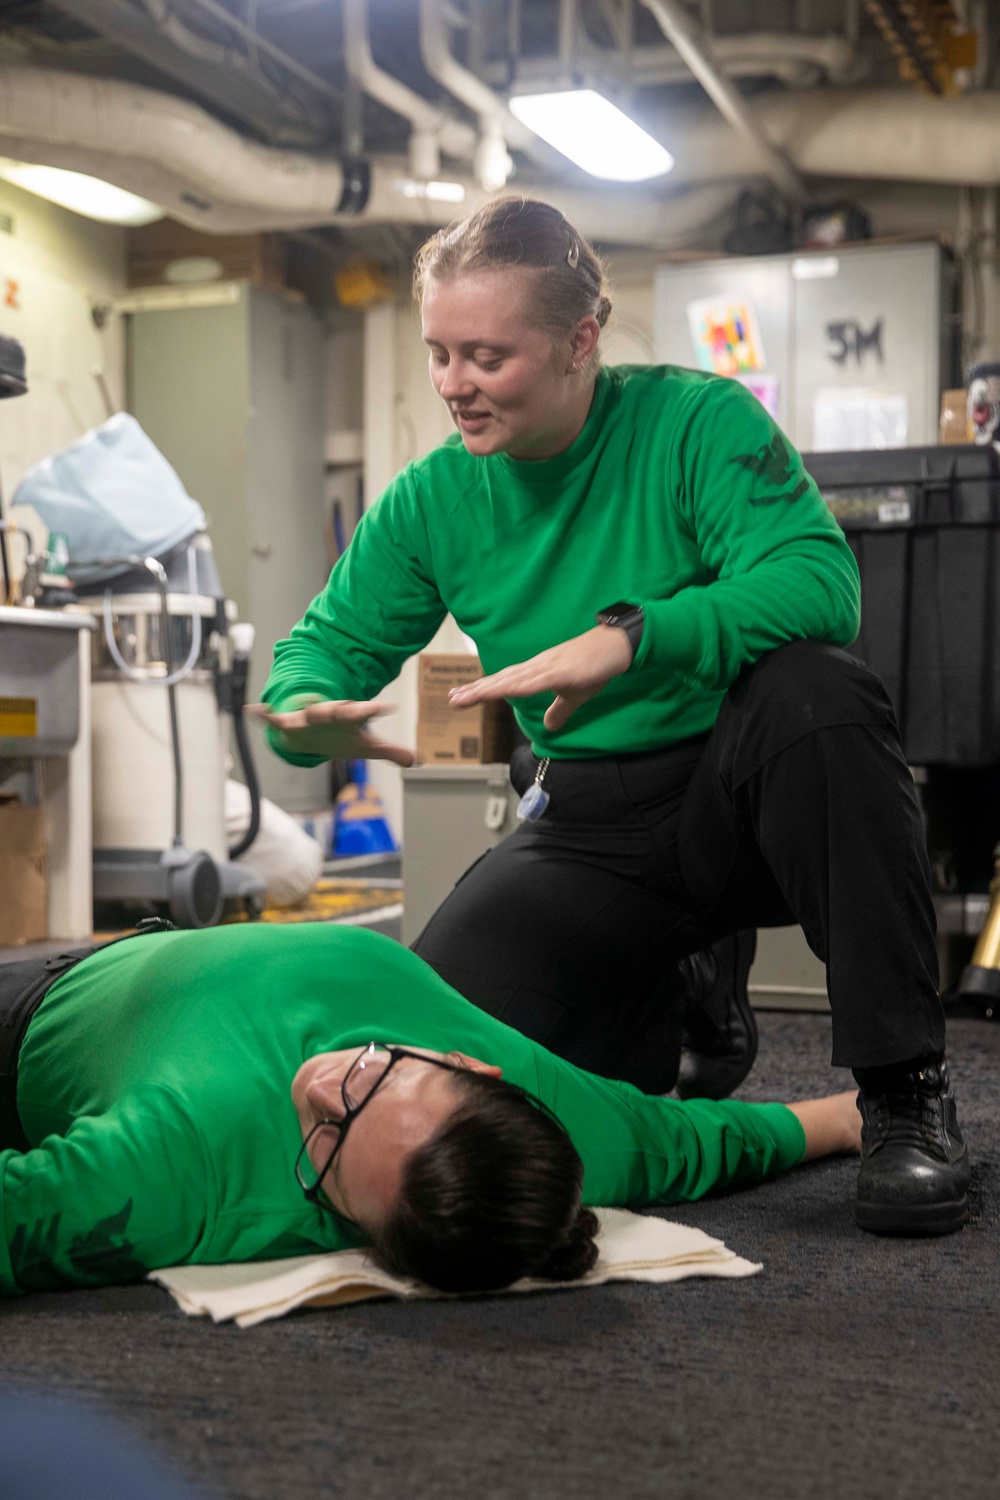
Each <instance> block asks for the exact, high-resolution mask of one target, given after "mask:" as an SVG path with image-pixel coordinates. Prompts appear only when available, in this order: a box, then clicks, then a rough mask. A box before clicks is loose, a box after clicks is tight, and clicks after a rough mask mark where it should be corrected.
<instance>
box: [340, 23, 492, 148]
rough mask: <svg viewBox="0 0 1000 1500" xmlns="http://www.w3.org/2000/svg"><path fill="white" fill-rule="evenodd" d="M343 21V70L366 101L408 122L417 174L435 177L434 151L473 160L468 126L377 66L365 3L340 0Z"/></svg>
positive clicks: (474, 139)
mask: <svg viewBox="0 0 1000 1500" xmlns="http://www.w3.org/2000/svg"><path fill="white" fill-rule="evenodd" d="M343 20H344V61H345V63H346V65H347V71H348V73H349V74H350V76H351V78H353V80H354V82H355V83H356V84H357V85H358V87H359V88H360V89H363V90H364V92H365V93H366V94H368V96H369V97H370V98H372V99H377V100H378V102H379V103H380V104H384V105H385V106H386V108H387V109H391V110H392V111H393V113H394V114H397V115H402V117H403V119H404V120H409V122H410V124H411V125H412V126H413V130H414V134H415V136H416V137H417V139H416V140H415V141H414V142H413V157H414V160H413V166H414V169H415V171H416V173H417V175H419V176H425V177H434V176H436V175H437V171H438V168H437V166H436V165H435V161H434V158H435V155H436V152H437V149H438V148H440V149H441V150H442V151H444V152H446V153H447V154H448V155H449V156H457V157H461V158H464V159H465V160H470V159H471V158H472V157H474V156H475V153H476V147H477V145H478V138H477V136H476V132H475V131H474V130H473V129H472V127H471V126H470V125H465V124H464V123H462V122H461V121H460V120H456V119H455V117H454V116H453V115H451V114H449V113H448V111H447V110H443V109H441V108H439V107H438V106H437V105H434V104H431V103H430V101H429V100H428V99H424V98H423V97H422V95H420V94H416V93H414V91H413V90H412V89H411V88H408V87H407V86H406V84H405V83H401V82H400V81H399V79H398V78H394V77H393V76H392V74H391V73H387V72H386V71H385V70H384V68H380V67H379V66H378V64H377V63H376V61H375V59H374V57H373V56H372V49H371V41H370V39H369V36H368V12H367V8H366V0H343Z"/></svg>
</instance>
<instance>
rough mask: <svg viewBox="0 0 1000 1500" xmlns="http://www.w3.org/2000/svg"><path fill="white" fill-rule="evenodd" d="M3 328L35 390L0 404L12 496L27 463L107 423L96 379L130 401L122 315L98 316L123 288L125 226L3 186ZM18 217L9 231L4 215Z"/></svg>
mask: <svg viewBox="0 0 1000 1500" xmlns="http://www.w3.org/2000/svg"><path fill="white" fill-rule="evenodd" d="M0 215H2V216H5V217H4V219H3V220H0V333H5V334H9V335H12V336H13V337H14V338H17V339H20V340H21V342H22V343H23V344H24V346H25V351H26V356H27V371H28V395H26V396H21V397H17V398H14V399H12V400H10V401H5V402H3V403H2V404H0V474H2V477H3V485H4V494H5V496H6V498H7V502H8V503H9V500H10V497H11V495H12V494H13V491H14V489H15V487H16V485H17V483H18V481H19V479H20V477H21V475H22V474H23V472H24V470H25V469H26V468H27V467H28V466H29V464H32V463H34V462H35V461H36V460H37V459H39V458H43V457H44V456H45V455H46V454H48V453H51V452H53V451H54V450H55V449H57V448H61V447H64V446H65V445H66V444H67V443H69V442H72V440H73V439H74V438H76V437H79V436H80V434H81V433H83V432H85V431H86V430H87V429H88V428H89V427H93V426H94V425H95V424H97V423H98V422H103V421H104V419H105V417H106V416H107V411H106V408H105V405H104V401H103V400H102V397H101V393H100V388H99V386H98V383H97V381H96V380H95V378H94V373H93V372H94V369H95V367H100V368H101V369H103V371H104V373H105V377H106V379H107V383H108V386H109V388H110V392H111V397H112V402H113V404H114V405H115V406H116V407H120V406H121V405H123V404H124V396H125V354H124V336H123V328H122V319H121V317H120V316H119V315H118V314H115V313H109V314H108V318H107V321H106V323H105V326H104V328H103V330H99V329H98V328H97V327H96V326H95V323H94V320H93V318H92V316H91V308H92V306H93V305H95V304H102V303H104V304H106V303H108V302H109V301H110V299H111V298H112V297H115V296H117V295H118V294H119V293H120V292H121V291H122V290H124V287H125V282H126V275H125V231H124V230H123V229H120V228H118V227H116V226H114V225H109V224H99V223H97V222H95V221H94V220H93V219H85V218H83V217H82V216H81V215H79V214H74V213H70V212H69V211H68V210H67V209H63V208H58V207H57V206H56V205H55V204H54V203H48V202H46V201H45V199H43V198H37V197H35V195H34V194H32V193H26V192H22V191H21V189H19V188H15V187H12V186H11V185H10V184H8V183H6V182H0ZM7 219H9V220H10V221H11V225H10V228H9V229H8V228H6V227H5V224H6V220H7Z"/></svg>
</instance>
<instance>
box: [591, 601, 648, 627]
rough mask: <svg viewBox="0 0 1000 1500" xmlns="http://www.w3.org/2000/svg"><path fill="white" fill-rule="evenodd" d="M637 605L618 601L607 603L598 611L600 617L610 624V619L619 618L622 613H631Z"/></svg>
mask: <svg viewBox="0 0 1000 1500" xmlns="http://www.w3.org/2000/svg"><path fill="white" fill-rule="evenodd" d="M637 607H639V606H637V604H627V603H622V601H619V603H618V604H607V606H606V609H600V610H598V613H600V615H601V618H603V619H606V621H607V622H609V624H610V622H612V619H621V616H622V615H631V613H633V610H634V609H637Z"/></svg>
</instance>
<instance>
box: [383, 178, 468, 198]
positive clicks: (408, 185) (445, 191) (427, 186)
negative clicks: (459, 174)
mask: <svg viewBox="0 0 1000 1500" xmlns="http://www.w3.org/2000/svg"><path fill="white" fill-rule="evenodd" d="M395 188H396V192H397V193H402V195H403V197H404V198H429V199H430V201H431V202H432V203H462V202H464V201H465V188H464V187H463V185H462V183H460V182H421V181H418V179H417V178H415V177H397V178H396V182H395Z"/></svg>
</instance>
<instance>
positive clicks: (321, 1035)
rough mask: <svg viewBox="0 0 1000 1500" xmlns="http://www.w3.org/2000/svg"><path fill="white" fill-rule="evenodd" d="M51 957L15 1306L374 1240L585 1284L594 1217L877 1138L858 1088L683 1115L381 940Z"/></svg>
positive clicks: (1, 1246)
mask: <svg viewBox="0 0 1000 1500" xmlns="http://www.w3.org/2000/svg"><path fill="white" fill-rule="evenodd" d="M47 964H48V967H46V965H45V964H43V963H42V962H41V961H29V962H27V963H22V964H15V965H10V966H6V967H3V968H0V1148H4V1149H0V1231H2V1232H0V1293H5V1294H7V1295H11V1294H16V1293H18V1292H24V1291H30V1290H33V1289H39V1288H49V1287H58V1286H65V1285H73V1284H75V1285H96V1284H100V1283H108V1282H117V1281H126V1280H130V1279H133V1278H135V1277H138V1276H141V1275H143V1274H144V1273H145V1272H146V1271H148V1270H151V1269H153V1268H154V1267H157V1266H166V1265H175V1264H183V1263H188V1264H191V1263H211V1262H216V1263H219V1262H230V1261H252V1260H267V1259H276V1258H279V1257H282V1256H290V1255H303V1254H308V1253H310V1252H313V1251H329V1250H337V1249H341V1248H343V1247H345V1246H348V1245H356V1244H362V1243H365V1242H371V1244H372V1245H373V1248H374V1253H375V1255H376V1256H377V1258H378V1259H379V1260H380V1262H381V1263H382V1264H383V1265H385V1266H386V1267H387V1268H388V1269H390V1270H393V1271H397V1272H400V1273H402V1274H405V1275H410V1276H414V1277H417V1278H419V1279H422V1280H424V1281H426V1282H429V1283H430V1284H431V1285H434V1286H437V1287H441V1288H443V1289H445V1290H464V1291H472V1290H480V1289H481V1290H485V1289H488V1288H495V1287H500V1286H505V1285H507V1284H509V1283H510V1282H512V1281H514V1280H516V1279H517V1278H519V1277H521V1276H524V1275H536V1276H543V1277H550V1278H552V1279H555V1280H565V1279H572V1278H573V1277H575V1276H577V1275H579V1274H581V1273H582V1272H583V1271H585V1270H587V1269H588V1268H589V1266H590V1265H591V1264H592V1263H593V1261H594V1259H595V1258H596V1248H595V1246H594V1243H593V1234H594V1230H595V1227H596V1225H595V1220H594V1216H593V1215H592V1214H591V1213H590V1212H589V1210H588V1209H587V1208H585V1207H584V1206H583V1205H586V1204H609V1205H610V1204H630V1205H633V1206H642V1205H647V1204H664V1203H674V1202H678V1201H680V1200H682V1199H693V1198H698V1197H700V1196H701V1195H702V1194H704V1193H706V1192H708V1191H709V1190H711V1189H713V1188H718V1187H723V1186H726V1185H727V1184H730V1183H745V1182H759V1181H762V1180H763V1179H765V1178H767V1177H771V1176H774V1175H776V1174H777V1173H779V1172H781V1171H784V1170H786V1169H787V1168H789V1167H793V1166H795V1165H797V1164H798V1163H799V1162H801V1161H803V1160H805V1159H806V1158H807V1157H809V1156H815V1155H821V1154H823V1153H825V1152H830V1151H837V1150H844V1151H849V1150H857V1149H858V1148H859V1144H860V1134H859V1125H860V1122H859V1117H858V1115H857V1112H856V1109H855V1107H854V1101H853V1095H852V1094H845V1095H837V1096H835V1097H834V1098H832V1099H827V1100H818V1101H813V1102H811V1103H807V1104H803V1105H794V1106H791V1107H790V1108H787V1109H786V1108H785V1106H784V1105H781V1104H741V1103H738V1102H735V1101H732V1100H727V1101H725V1102H722V1103H712V1102H709V1101H707V1100H694V1101H691V1102H689V1103H684V1104H682V1103H679V1102H677V1101H674V1100H670V1099H658V1098H650V1097H648V1096H646V1095H644V1094H642V1093H640V1092H639V1090H638V1089H635V1088H633V1087H632V1086H631V1085H629V1084H624V1083H614V1082H609V1081H608V1080H606V1079H602V1078H596V1077H593V1076H592V1075H590V1074H588V1073H584V1072H582V1071H581V1070H580V1069H578V1068H575V1067H573V1066H572V1065H571V1064H569V1063H567V1062H564V1061H563V1060H561V1059H560V1058H557V1057H554V1056H553V1055H552V1054H550V1053H548V1052H546V1051H545V1049H544V1048H542V1047H540V1046H539V1045H537V1044H536V1043H534V1042H531V1041H528V1040H527V1039H525V1038H524V1037H522V1036H521V1035H520V1034H519V1033H517V1032H515V1031H512V1030H511V1029H510V1028H508V1027H507V1026H505V1025H503V1024H502V1023H500V1022H499V1021H496V1020H494V1019H493V1018H491V1017H490V1016H487V1015H485V1014H484V1013H483V1012H482V1011H480V1010H478V1009H477V1008H476V1007H475V1006H473V1005H472V1004H470V1003H469V1002H468V1001H467V1000H465V999H463V998H462V997H461V996H460V995H459V994H458V993H457V992H456V991H455V990H453V989H451V988H449V986H448V985H446V984H445V983H444V982H443V981H442V980H441V979H439V978H438V977H437V975H436V974H435V973H434V972H433V970H432V969H430V968H429V967H428V966H427V965H426V964H425V963H424V962H423V960H422V959H420V958H418V957H416V955H414V954H413V953H411V952H409V951H408V950H407V949H405V948H403V947H401V946H400V945H398V944H396V943H393V942H391V941H390V940H389V939H388V938H384V937H381V936H379V935H378V934H376V933H372V932H368V931H365V930H364V929H361V928H353V927H326V926H319V925H316V926H311V925H310V926H299V927H283V928H274V927H263V926H262V927H254V928H247V927H227V928H218V929H214V930H211V931H207V932H161V933H154V934H150V935H145V936H142V937H140V938H135V939H130V940H127V941H124V942H119V943H113V944H109V945H108V946H106V947H104V948H101V949H98V950H97V951H90V952H88V954H87V956H85V957H84V958H82V960H77V959H75V958H72V957H67V958H65V959H57V960H48V961H47ZM4 1039H6V1040H4ZM3 1049H6V1052H4V1050H3Z"/></svg>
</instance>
